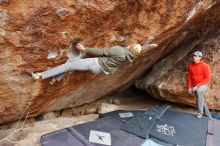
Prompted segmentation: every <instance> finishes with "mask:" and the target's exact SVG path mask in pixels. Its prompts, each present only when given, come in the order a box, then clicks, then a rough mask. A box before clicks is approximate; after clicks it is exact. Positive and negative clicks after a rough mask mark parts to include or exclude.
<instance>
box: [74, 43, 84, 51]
mask: <svg viewBox="0 0 220 146" xmlns="http://www.w3.org/2000/svg"><path fill="white" fill-rule="evenodd" d="M76 48H77V49H78V50H80V51H85V50H86V48H85V47H84V46H83V45H82V44H81V43H78V44H77V45H76Z"/></svg>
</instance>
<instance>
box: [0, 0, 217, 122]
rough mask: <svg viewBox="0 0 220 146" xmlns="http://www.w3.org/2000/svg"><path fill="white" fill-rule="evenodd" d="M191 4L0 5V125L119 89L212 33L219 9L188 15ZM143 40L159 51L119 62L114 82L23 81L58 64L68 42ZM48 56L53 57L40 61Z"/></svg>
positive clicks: (207, 5)
mask: <svg viewBox="0 0 220 146" xmlns="http://www.w3.org/2000/svg"><path fill="white" fill-rule="evenodd" d="M195 5H197V3H196V0H183V1H179V0H173V1H168V0H158V1H154V0H150V1H137V0H131V1H129V2H128V1H126V0H123V1H113V0H112V1H111V0H93V1H81V0H77V1H72V0H62V1H61V0H60V1H49V0H32V1H28V0H8V1H7V0H6V1H4V0H3V1H1V2H0V48H1V49H0V68H1V72H0V123H4V122H7V121H12V120H15V119H18V118H19V117H21V116H25V115H26V114H27V113H28V114H29V115H30V116H35V115H38V114H41V113H46V112H50V111H54V110H60V109H63V108H67V107H76V106H78V105H82V104H84V103H90V102H92V101H94V100H96V99H98V98H100V97H102V96H104V95H106V94H108V93H111V92H113V91H119V90H118V89H121V87H123V88H122V89H125V88H127V87H128V86H130V85H131V84H132V83H133V81H134V80H135V79H136V78H138V77H139V76H140V75H143V74H144V73H145V72H146V70H147V69H149V68H150V67H151V66H152V65H153V64H154V63H155V62H157V60H158V59H160V58H161V57H162V56H164V55H166V54H168V53H170V52H172V51H173V50H174V49H175V48H176V47H177V46H178V45H181V43H185V42H187V41H192V40H193V39H194V38H196V37H201V36H204V35H206V34H207V33H210V32H212V31H215V28H216V25H217V20H216V17H217V16H216V15H217V14H219V13H217V12H216V11H217V8H218V6H219V2H217V1H213V3H212V2H211V1H210V0H204V1H202V2H201V3H200V4H199V7H198V8H197V9H196V14H195V15H193V14H194V13H190V14H192V15H189V12H190V11H191V10H194V8H193V7H194V6H195ZM216 7H217V8H216ZM191 12H192V11H191ZM189 16H190V17H189ZM191 16H193V17H191ZM204 17H205V18H206V19H203V18H204ZM149 36H154V37H156V40H155V41H156V43H158V44H159V46H158V47H157V48H154V49H149V50H146V51H145V52H143V54H142V56H140V57H139V58H138V59H137V60H135V61H134V62H133V63H132V64H128V63H125V64H124V65H122V67H121V68H120V70H119V71H118V72H117V73H116V74H115V75H111V76H106V75H104V74H101V75H99V76H95V75H93V74H91V73H88V72H84V73H82V72H74V73H68V74H67V75H66V76H65V78H64V79H63V80H62V81H61V82H59V83H57V84H55V85H54V86H50V85H49V83H48V80H44V81H36V82H34V81H32V80H31V79H30V77H28V76H27V75H26V74H25V72H26V71H28V70H45V69H47V68H50V67H53V66H55V65H58V64H61V63H63V62H64V61H65V60H66V48H67V47H68V45H69V41H70V40H71V39H72V38H73V37H81V38H83V40H84V42H85V44H86V45H87V46H88V47H107V46H112V45H116V44H119V45H127V44H129V43H133V42H139V43H144V42H145V41H146V40H147V39H148V38H149ZM157 36H158V37H157ZM50 50H57V52H58V56H57V57H56V58H54V59H49V60H48V59H47V55H48V53H49V52H50Z"/></svg>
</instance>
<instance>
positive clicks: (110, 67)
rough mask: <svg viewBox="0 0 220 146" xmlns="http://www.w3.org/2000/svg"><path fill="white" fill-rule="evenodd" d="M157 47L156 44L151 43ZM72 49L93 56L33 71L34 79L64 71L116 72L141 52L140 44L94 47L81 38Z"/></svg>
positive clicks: (74, 41)
mask: <svg viewBox="0 0 220 146" xmlns="http://www.w3.org/2000/svg"><path fill="white" fill-rule="evenodd" d="M149 46H152V47H156V46H157V45H156V44H149ZM70 48H71V49H72V50H74V49H77V50H79V51H81V52H83V53H84V54H88V55H92V56H94V57H93V58H79V57H72V58H69V59H68V60H67V62H66V63H64V64H61V65H59V66H56V67H54V68H51V69H48V70H46V71H43V72H31V76H32V78H33V79H34V80H38V79H47V78H50V77H55V78H59V77H60V76H62V75H63V73H65V72H68V71H74V70H78V71H91V72H93V73H94V74H100V73H102V72H104V73H105V74H114V73H115V72H116V70H117V68H118V66H119V65H120V64H122V63H123V62H126V61H129V62H132V60H133V59H134V58H136V57H138V55H139V54H140V53H141V50H142V48H141V45H140V44H131V45H129V46H127V47H121V46H113V47H111V48H104V49H94V48H85V47H84V46H83V45H82V43H81V41H80V39H73V40H72V42H71V45H70Z"/></svg>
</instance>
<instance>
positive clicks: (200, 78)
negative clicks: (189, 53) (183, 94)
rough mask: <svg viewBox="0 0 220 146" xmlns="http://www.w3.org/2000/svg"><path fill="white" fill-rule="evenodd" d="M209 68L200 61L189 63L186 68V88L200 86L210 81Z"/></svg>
mask: <svg viewBox="0 0 220 146" xmlns="http://www.w3.org/2000/svg"><path fill="white" fill-rule="evenodd" d="M210 74H211V73H210V67H209V65H208V64H206V63H204V62H203V61H200V62H199V63H191V64H189V68H188V88H192V86H201V85H204V84H208V82H209V80H210Z"/></svg>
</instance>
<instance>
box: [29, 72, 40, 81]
mask: <svg viewBox="0 0 220 146" xmlns="http://www.w3.org/2000/svg"><path fill="white" fill-rule="evenodd" d="M27 73H28V74H29V75H30V76H31V77H32V79H33V80H38V79H40V74H39V73H37V72H35V71H28V72H27Z"/></svg>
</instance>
